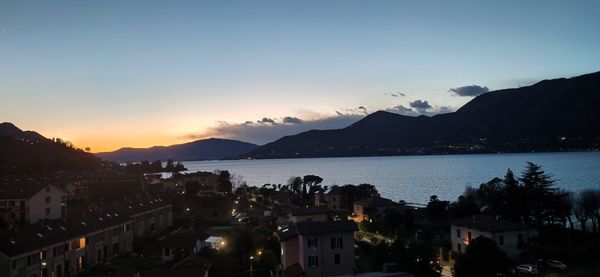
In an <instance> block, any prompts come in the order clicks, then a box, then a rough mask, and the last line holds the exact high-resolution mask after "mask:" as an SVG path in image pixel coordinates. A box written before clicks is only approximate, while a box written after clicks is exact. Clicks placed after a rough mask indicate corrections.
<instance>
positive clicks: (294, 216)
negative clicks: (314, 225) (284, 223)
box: [290, 206, 331, 223]
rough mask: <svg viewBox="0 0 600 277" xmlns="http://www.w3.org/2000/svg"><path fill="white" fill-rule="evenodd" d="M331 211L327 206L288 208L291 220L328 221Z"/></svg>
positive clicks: (296, 221) (295, 221)
mask: <svg viewBox="0 0 600 277" xmlns="http://www.w3.org/2000/svg"><path fill="white" fill-rule="evenodd" d="M330 213H331V211H330V210H329V208H328V207H327V206H313V207H305V208H294V209H291V210H290V220H291V222H294V223H298V222H302V221H328V220H329V214H330Z"/></svg>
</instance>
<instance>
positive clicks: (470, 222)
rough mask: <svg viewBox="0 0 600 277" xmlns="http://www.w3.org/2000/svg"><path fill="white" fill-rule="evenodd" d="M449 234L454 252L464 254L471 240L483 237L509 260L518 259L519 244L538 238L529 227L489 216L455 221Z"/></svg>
mask: <svg viewBox="0 0 600 277" xmlns="http://www.w3.org/2000/svg"><path fill="white" fill-rule="evenodd" d="M450 232H451V233H450V237H451V240H452V250H453V251H454V252H457V253H464V252H465V248H466V247H467V246H468V245H469V243H470V242H471V241H472V240H473V239H475V238H477V237H479V236H484V237H487V238H490V239H492V240H494V241H495V242H496V244H497V245H498V247H499V248H500V249H502V250H503V251H504V252H506V254H507V255H508V256H509V257H511V258H518V257H519V254H520V252H521V250H520V249H519V246H520V244H523V243H526V242H528V241H529V240H530V239H531V238H532V237H537V236H538V232H537V230H535V229H534V228H532V227H530V226H529V225H526V224H521V223H516V222H511V221H506V220H502V219H500V218H498V217H495V216H490V215H475V216H471V217H466V218H462V219H458V220H455V221H453V222H452V223H451V225H450Z"/></svg>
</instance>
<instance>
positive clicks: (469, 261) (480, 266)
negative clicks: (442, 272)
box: [454, 237, 511, 277]
mask: <svg viewBox="0 0 600 277" xmlns="http://www.w3.org/2000/svg"><path fill="white" fill-rule="evenodd" d="M510 263H511V262H510V259H509V258H508V257H507V256H506V253H504V252H503V251H502V250H500V248H498V246H497V245H496V242H495V241H493V240H491V239H489V238H486V237H477V238H475V239H474V240H472V241H471V243H470V244H469V245H468V246H467V248H466V249H465V253H464V254H462V255H459V256H458V258H457V259H456V264H455V265H454V269H455V272H456V276H458V277H487V276H497V273H505V272H507V271H508V269H509V268H510Z"/></svg>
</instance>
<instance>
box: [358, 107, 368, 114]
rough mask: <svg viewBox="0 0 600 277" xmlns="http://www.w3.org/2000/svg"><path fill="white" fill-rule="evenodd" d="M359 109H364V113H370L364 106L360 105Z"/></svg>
mask: <svg viewBox="0 0 600 277" xmlns="http://www.w3.org/2000/svg"><path fill="white" fill-rule="evenodd" d="M357 109H358V110H359V111H362V112H363V113H364V114H369V112H367V108H365V107H364V106H358V108H357Z"/></svg>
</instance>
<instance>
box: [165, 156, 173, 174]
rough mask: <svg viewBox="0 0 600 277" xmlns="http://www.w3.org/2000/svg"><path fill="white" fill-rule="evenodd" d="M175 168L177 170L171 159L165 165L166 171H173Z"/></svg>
mask: <svg viewBox="0 0 600 277" xmlns="http://www.w3.org/2000/svg"><path fill="white" fill-rule="evenodd" d="M173 170H175V165H173V160H171V159H169V160H168V161H167V165H166V166H165V171H166V172H173Z"/></svg>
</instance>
